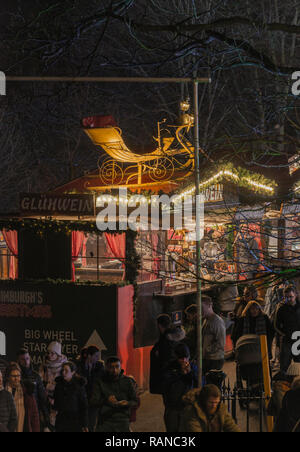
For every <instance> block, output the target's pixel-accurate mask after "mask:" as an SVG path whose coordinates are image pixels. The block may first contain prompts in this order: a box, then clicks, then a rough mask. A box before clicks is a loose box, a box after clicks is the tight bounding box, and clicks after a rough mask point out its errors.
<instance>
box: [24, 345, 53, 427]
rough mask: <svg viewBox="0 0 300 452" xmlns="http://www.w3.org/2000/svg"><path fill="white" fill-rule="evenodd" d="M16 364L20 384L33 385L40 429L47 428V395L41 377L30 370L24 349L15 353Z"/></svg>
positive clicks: (27, 355) (28, 359) (28, 357)
mask: <svg viewBox="0 0 300 452" xmlns="http://www.w3.org/2000/svg"><path fill="white" fill-rule="evenodd" d="M17 362H18V364H19V366H20V368H21V372H22V383H24V382H31V383H33V387H34V390H33V396H34V398H35V400H36V403H37V406H38V410H39V415H40V423H41V426H42V427H44V428H47V427H48V426H49V423H50V421H49V410H48V402H47V394H46V391H45V387H44V385H43V382H42V379H41V377H40V376H39V374H38V373H37V372H35V371H34V370H33V368H32V365H31V357H30V355H29V353H28V351H27V350H26V349H24V348H22V349H21V350H19V352H18V353H17Z"/></svg>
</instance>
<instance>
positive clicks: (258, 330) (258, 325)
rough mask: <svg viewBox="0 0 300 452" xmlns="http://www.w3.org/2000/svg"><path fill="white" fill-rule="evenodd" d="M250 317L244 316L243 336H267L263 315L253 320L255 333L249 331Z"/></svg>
mask: <svg viewBox="0 0 300 452" xmlns="http://www.w3.org/2000/svg"><path fill="white" fill-rule="evenodd" d="M250 326H251V323H250V317H249V316H246V317H244V327H243V334H244V335H245V334H256V335H257V336H264V335H266V334H267V329H266V321H265V317H264V315H259V316H258V317H256V319H255V332H253V331H252V332H251V331H250Z"/></svg>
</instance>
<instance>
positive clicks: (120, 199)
mask: <svg viewBox="0 0 300 452" xmlns="http://www.w3.org/2000/svg"><path fill="white" fill-rule="evenodd" d="M222 178H229V179H231V180H232V181H234V182H235V183H237V184H238V183H242V184H243V185H245V184H246V185H248V186H249V188H250V187H253V188H254V189H255V190H258V191H263V192H267V193H269V194H270V195H273V194H274V192H275V186H276V184H275V183H274V182H273V181H269V183H270V185H267V184H266V183H260V182H256V181H255V180H252V179H250V177H246V176H243V175H239V174H235V173H234V172H232V171H230V170H221V171H219V172H218V173H217V174H215V175H214V176H212V177H210V178H209V179H207V180H206V181H204V182H202V183H200V185H199V187H200V190H204V189H206V188H208V187H209V186H211V185H213V184H214V183H216V182H218V181H220V179H222ZM195 191H196V187H195V185H193V186H190V187H188V188H186V189H184V190H183V191H182V192H181V193H179V194H178V195H177V196H175V197H174V198H173V202H174V203H179V202H181V200H182V199H183V198H185V197H187V196H190V195H193V194H194V193H195ZM109 202H116V203H119V204H123V205H128V206H130V205H131V204H132V205H135V204H134V203H136V202H139V203H140V204H142V205H143V204H144V205H146V204H154V205H155V203H158V199H157V196H152V197H151V198H147V197H146V196H144V195H132V196H130V198H128V197H127V196H113V195H109V194H103V195H100V196H98V198H97V204H98V205H100V204H101V203H109Z"/></svg>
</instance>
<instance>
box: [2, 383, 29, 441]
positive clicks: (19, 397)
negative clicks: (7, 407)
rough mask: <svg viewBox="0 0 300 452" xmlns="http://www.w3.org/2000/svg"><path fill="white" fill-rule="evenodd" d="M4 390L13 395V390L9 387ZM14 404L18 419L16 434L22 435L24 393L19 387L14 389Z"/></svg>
mask: <svg viewBox="0 0 300 452" xmlns="http://www.w3.org/2000/svg"><path fill="white" fill-rule="evenodd" d="M6 390H7V391H9V392H10V393H11V394H12V393H13V388H12V387H10V386H9V385H7V386H6ZM14 402H15V406H16V410H17V417H18V425H17V429H16V432H17V433H23V431H24V421H25V405H24V393H23V388H22V386H21V385H19V386H18V387H17V389H16V392H15V395H14Z"/></svg>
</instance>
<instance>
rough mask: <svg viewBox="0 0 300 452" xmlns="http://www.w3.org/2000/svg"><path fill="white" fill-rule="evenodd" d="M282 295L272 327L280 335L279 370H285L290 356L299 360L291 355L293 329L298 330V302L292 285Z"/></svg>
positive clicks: (299, 304) (299, 329)
mask: <svg viewBox="0 0 300 452" xmlns="http://www.w3.org/2000/svg"><path fill="white" fill-rule="evenodd" d="M284 297H285V302H284V303H281V304H280V305H279V306H278V308H277V310H276V313H275V318H274V327H275V329H276V331H277V332H278V333H279V334H280V336H281V348H280V370H282V371H283V372H286V371H287V369H288V367H289V365H290V363H291V361H292V358H294V361H298V360H299V357H298V358H297V357H293V355H292V346H293V340H292V335H293V333H294V332H295V331H300V302H299V300H298V298H297V292H296V289H295V288H294V287H293V286H288V287H286V289H285V290H284Z"/></svg>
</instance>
